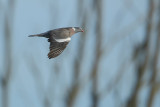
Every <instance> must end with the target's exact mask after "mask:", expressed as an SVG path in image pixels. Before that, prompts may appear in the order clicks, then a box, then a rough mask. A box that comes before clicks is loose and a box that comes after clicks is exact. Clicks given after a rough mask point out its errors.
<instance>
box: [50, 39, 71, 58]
mask: <svg viewBox="0 0 160 107" xmlns="http://www.w3.org/2000/svg"><path fill="white" fill-rule="evenodd" d="M48 42H50V47H49V48H50V52H49V53H48V58H49V59H51V58H54V57H57V56H58V55H60V54H61V53H62V52H63V50H64V49H65V48H66V46H67V45H68V43H69V41H66V42H57V41H56V40H55V39H54V38H52V37H51V38H49V39H48Z"/></svg>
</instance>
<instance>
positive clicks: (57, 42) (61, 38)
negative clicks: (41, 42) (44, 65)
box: [29, 27, 83, 59]
mask: <svg viewBox="0 0 160 107" xmlns="http://www.w3.org/2000/svg"><path fill="white" fill-rule="evenodd" d="M78 32H83V30H82V29H81V28H79V27H66V28H59V29H54V30H50V31H47V32H45V33H41V34H36V35H30V36H29V37H46V38H48V42H50V47H49V49H50V52H49V53H48V58H49V59H51V58H55V57H57V56H58V55H60V54H61V53H62V52H63V50H64V49H65V48H66V46H67V45H68V43H69V42H70V41H71V36H72V35H74V34H75V33H78Z"/></svg>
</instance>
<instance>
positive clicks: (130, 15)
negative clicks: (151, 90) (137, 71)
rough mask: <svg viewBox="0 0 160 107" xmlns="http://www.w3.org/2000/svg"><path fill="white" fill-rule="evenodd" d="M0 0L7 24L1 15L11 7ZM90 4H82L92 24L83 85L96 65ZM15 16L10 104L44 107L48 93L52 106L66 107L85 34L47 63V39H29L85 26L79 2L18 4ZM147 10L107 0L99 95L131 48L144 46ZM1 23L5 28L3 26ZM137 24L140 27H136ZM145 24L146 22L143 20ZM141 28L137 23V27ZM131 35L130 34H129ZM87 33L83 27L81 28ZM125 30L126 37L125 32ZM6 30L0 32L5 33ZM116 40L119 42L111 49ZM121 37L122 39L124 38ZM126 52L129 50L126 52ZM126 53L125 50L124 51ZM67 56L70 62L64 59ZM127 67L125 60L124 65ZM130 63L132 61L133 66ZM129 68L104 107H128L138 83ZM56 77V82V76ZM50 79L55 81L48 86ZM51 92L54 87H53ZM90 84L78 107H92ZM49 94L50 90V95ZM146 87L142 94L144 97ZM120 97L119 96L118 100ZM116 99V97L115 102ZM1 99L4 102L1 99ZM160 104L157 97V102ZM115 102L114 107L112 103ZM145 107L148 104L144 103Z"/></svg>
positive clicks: (21, 0)
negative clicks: (78, 53)
mask: <svg viewBox="0 0 160 107" xmlns="http://www.w3.org/2000/svg"><path fill="white" fill-rule="evenodd" d="M1 1H2V5H3V6H2V10H0V12H1V11H2V14H0V18H1V19H2V20H4V19H3V18H4V17H3V15H4V12H5V11H6V9H7V3H6V1H5V0H1ZM91 3H92V2H91V0H83V6H84V8H82V12H86V11H87V12H88V16H89V20H88V23H87V25H86V28H85V30H86V31H87V37H86V40H87V44H86V48H85V50H86V52H85V58H84V59H83V62H84V63H83V64H82V65H83V67H82V72H81V74H80V76H79V79H80V80H82V81H83V80H85V79H86V78H87V77H88V75H89V72H88V71H89V70H90V69H91V66H92V61H93V57H94V55H93V51H94V47H93V42H94V37H95V34H94V32H95V29H94V26H95V14H94V12H93V11H92V8H91V6H92V4H91ZM15 7H16V8H15V13H14V17H13V29H12V34H13V37H12V51H13V53H12V59H13V60H14V61H15V62H13V69H12V76H11V83H10V100H9V101H10V105H11V107H31V106H32V107H42V101H43V100H44V99H43V98H44V96H45V94H50V93H49V91H50V92H51V93H52V94H51V95H50V98H51V100H53V106H54V107H64V101H63V100H64V96H65V95H66V92H67V89H68V88H69V87H70V86H71V85H72V76H73V72H74V71H73V70H72V65H71V64H72V62H73V59H74V58H75V57H77V56H76V55H77V45H78V44H77V42H78V40H80V39H81V36H82V35H81V34H76V35H75V36H73V38H72V41H71V42H70V43H69V45H68V47H67V48H66V50H65V51H64V52H63V53H62V54H61V55H60V56H59V57H58V58H56V59H52V60H49V59H48V58H47V54H48V51H49V43H48V42H47V39H46V38H28V35H30V34H37V33H42V32H45V31H48V30H51V29H55V28H60V27H67V26H81V20H82V17H81V16H78V17H77V14H78V13H77V1H76V0H17V1H16V4H15ZM146 10H147V2H146V0H139V1H138V2H137V1H136V0H131V1H130V2H127V0H121V1H120V0H103V34H104V35H103V38H104V39H103V43H102V45H103V48H104V49H108V50H106V52H105V54H104V55H103V57H102V58H101V63H100V67H99V71H101V72H99V77H100V79H99V88H98V89H99V90H98V91H99V92H100V91H101V90H103V89H104V88H105V87H106V84H109V83H110V82H111V80H112V79H113V78H114V76H115V75H116V74H117V72H118V71H119V69H120V67H121V63H122V62H124V59H127V60H129V59H130V57H131V53H132V51H133V47H134V46H135V45H136V44H138V43H140V42H141V41H142V40H143V37H144V24H145V17H146ZM2 20H1V21H0V23H3V21H2ZM138 20H139V22H138ZM141 20H142V21H141ZM136 23H137V24H136ZM132 27H133V30H131V31H130V29H132ZM82 28H83V26H82ZM0 29H1V30H0V35H3V33H2V32H3V30H2V29H3V26H2V25H1V26H0ZM126 29H127V32H126ZM1 31H2V32H1ZM114 38H120V39H118V40H117V41H116V43H114V44H112V43H113V42H112V41H114ZM121 38H123V39H121ZM3 39H4V36H0V42H1V43H0V45H1V46H0V49H1V50H3V45H4V42H3ZM124 48H125V49H124ZM124 50H125V51H124ZM3 55H4V53H3V52H1V53H0V59H3V60H5V59H4V58H3ZM66 56H67V57H66ZM32 62H33V63H36V66H37V68H38V71H39V72H38V73H37V72H36V71H33V70H32V64H33V63H32ZM126 62H127V61H126ZM129 63H130V62H129ZM55 64H58V65H62V67H60V68H59V69H60V72H58V73H56V72H54V70H55V69H54V67H55ZM4 65H5V64H4V63H3V62H2V61H1V62H0V71H1V72H0V73H1V74H2V75H3V70H4V67H3V66H4ZM126 65H127V66H129V67H128V68H127V69H128V70H127V71H126V73H125V75H124V79H122V80H121V81H120V83H119V85H118V86H119V87H118V86H117V87H116V88H115V89H114V90H113V91H111V92H110V93H109V94H107V95H106V96H105V97H103V99H101V101H100V107H106V105H108V106H109V107H117V106H118V105H119V103H118V101H121V102H120V104H121V103H122V104H123V103H124V102H125V100H126V99H127V98H128V97H129V93H130V92H131V89H132V84H133V83H134V81H135V78H134V77H135V75H134V69H133V65H132V63H131V64H128V63H127V64H126ZM35 75H38V76H39V77H40V79H39V80H40V84H37V83H38V82H36V81H37V80H36V79H35V77H36V76H35ZM52 76H53V77H52ZM50 79H51V80H52V81H53V82H50ZM50 87H51V88H50ZM90 88H91V83H90V82H88V84H87V85H85V87H84V88H83V89H82V91H80V93H79V95H78V98H77V99H76V102H75V106H76V107H82V106H83V107H89V106H90V105H91V101H90V100H89V99H90V97H91V96H90ZM48 89H50V90H49V91H48ZM147 92H148V88H145V89H144V92H142V94H141V95H140V97H142V99H144V98H145V96H146V93H147ZM116 93H119V94H118V95H116ZM115 96H118V97H117V98H116V99H115ZM0 99H1V98H0ZM157 99H158V98H157ZM115 101H116V102H117V104H115V103H114V102H115ZM141 102H142V104H141V105H142V106H141V107H145V106H144V104H145V100H144V101H141ZM158 104H159V103H158V101H157V102H156V103H155V107H158V106H156V105H158Z"/></svg>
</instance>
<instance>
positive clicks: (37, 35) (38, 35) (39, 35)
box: [28, 34, 44, 37]
mask: <svg viewBox="0 0 160 107" xmlns="http://www.w3.org/2000/svg"><path fill="white" fill-rule="evenodd" d="M28 37H44V35H42V34H36V35H29V36H28Z"/></svg>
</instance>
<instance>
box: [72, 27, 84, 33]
mask: <svg viewBox="0 0 160 107" xmlns="http://www.w3.org/2000/svg"><path fill="white" fill-rule="evenodd" d="M72 29H73V30H74V32H75V33H78V32H84V30H83V29H82V28H80V27H72Z"/></svg>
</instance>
